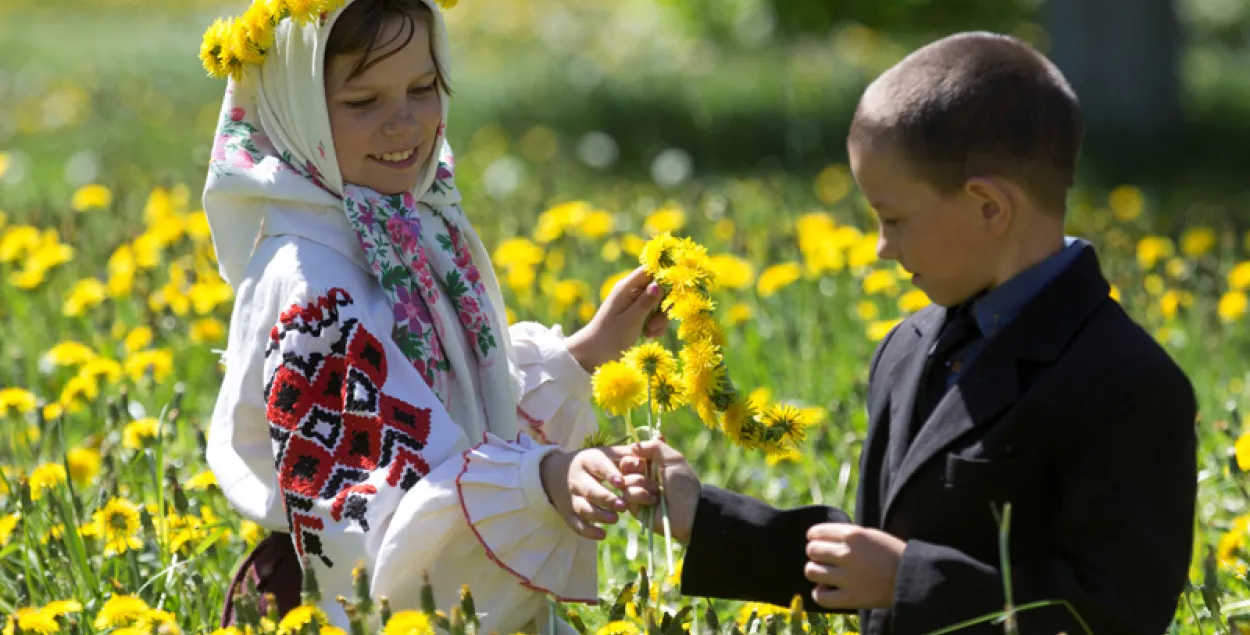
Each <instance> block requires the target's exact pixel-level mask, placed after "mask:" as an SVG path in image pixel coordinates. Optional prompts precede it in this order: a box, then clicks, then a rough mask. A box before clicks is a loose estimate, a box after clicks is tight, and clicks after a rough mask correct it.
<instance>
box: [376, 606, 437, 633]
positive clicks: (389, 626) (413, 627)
mask: <svg viewBox="0 0 1250 635" xmlns="http://www.w3.org/2000/svg"><path fill="white" fill-rule="evenodd" d="M382 635H434V622H433V621H432V620H431V619H430V616H429V615H426V614H425V613H423V612H421V611H400V612H398V613H395V614H394V615H392V616H391V619H390V621H388V622H387V623H386V624H385V625H383V628H382Z"/></svg>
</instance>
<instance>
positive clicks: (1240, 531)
mask: <svg viewBox="0 0 1250 635" xmlns="http://www.w3.org/2000/svg"><path fill="white" fill-rule="evenodd" d="M1247 530H1250V514H1243V515H1241V516H1238V517H1236V518H1234V519H1233V522H1232V526H1231V527H1229V529H1228V531H1227V532H1225V534H1224V535H1223V536H1220V543H1219V545H1218V546H1217V547H1216V560H1217V561H1218V562H1219V563H1220V564H1221V565H1223V566H1226V567H1232V566H1234V565H1235V564H1236V562H1235V556H1236V555H1237V552H1239V551H1241V550H1242V549H1243V548H1245V546H1246V533H1247Z"/></svg>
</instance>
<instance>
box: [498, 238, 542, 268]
mask: <svg viewBox="0 0 1250 635" xmlns="http://www.w3.org/2000/svg"><path fill="white" fill-rule="evenodd" d="M491 260H493V261H494V263H495V266H496V267H502V268H512V267H517V266H527V267H536V266H538V264H539V263H541V262H542V261H543V249H542V247H539V246H538V245H536V244H534V242H533V241H531V240H530V239H528V238H523V237H516V238H509V239H507V240H505V241H503V242H501V243H499V246H498V247H496V248H495V253H494V255H493V256H492V257H491Z"/></svg>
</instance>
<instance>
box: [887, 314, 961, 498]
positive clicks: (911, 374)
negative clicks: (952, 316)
mask: <svg viewBox="0 0 1250 635" xmlns="http://www.w3.org/2000/svg"><path fill="white" fill-rule="evenodd" d="M946 312H947V310H946V309H945V308H942V307H940V306H936V305H934V306H933V308H932V309H929V310H926V311H922V312H921V313H919V314H917V316H916V318H917V319H916V320H915V321H914V322H913V325H912V326H913V330H912V332H911V333H910V334H909V336H910V337H911V338H913V342H912V343H910V344H903V343H900V345H899V350H911V351H912V354H911V355H910V356H908V357H905V358H903V359H900V360H898V363H896V364H894V365H893V367H892V368H890V372H889V374H888V381H889V382H890V383H889V386H890V433H889V436H888V440H887V446H886V451H885V469H884V470H883V472H882V478H881V479H880V482H879V483H878V485H879V486H880V492H881V495H880V497H879V498H878V499H877V500H879V501H882V502H885V501H887V500H888V498H887V495H888V493H889V492H890V490H892V489H893V487H894V485H893V484H894V482H896V481H898V475H899V468H900V466H902V464H903V459H904V457H905V456H906V454H907V446H908V437H909V436H910V435H909V428H910V427H911V417H912V412H913V411H914V410H915V405H916V390H917V388H919V387H920V376H921V374H922V373H923V372H924V366H925V360H926V359H927V358H928V353H929V349H930V348H931V347H932V346H933V344H934V342H936V341H937V336H938V333H939V332H940V331H941V330H942V323H943V322H944V321H945V320H946ZM883 517H884V515H883Z"/></svg>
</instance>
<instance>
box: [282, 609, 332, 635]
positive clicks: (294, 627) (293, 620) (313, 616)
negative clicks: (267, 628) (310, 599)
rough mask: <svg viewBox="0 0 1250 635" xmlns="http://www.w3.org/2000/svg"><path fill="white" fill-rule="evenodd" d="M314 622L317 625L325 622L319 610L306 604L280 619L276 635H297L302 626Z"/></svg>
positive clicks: (324, 617) (323, 615)
mask: <svg viewBox="0 0 1250 635" xmlns="http://www.w3.org/2000/svg"><path fill="white" fill-rule="evenodd" d="M313 620H316V623H317V624H325V623H326V622H327V621H329V620H327V619H326V616H325V614H324V613H322V612H321V609H320V608H317V607H316V606H311V605H308V604H302V605H300V606H297V607H295V608H293V609H291V611H290V612H289V613H287V614H286V616H284V617H283V618H282V621H281V622H279V623H278V635H297V634H298V633H300V632H302V631H303V629H304V626H306V625H307V624H309V623H312V622H313Z"/></svg>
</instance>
